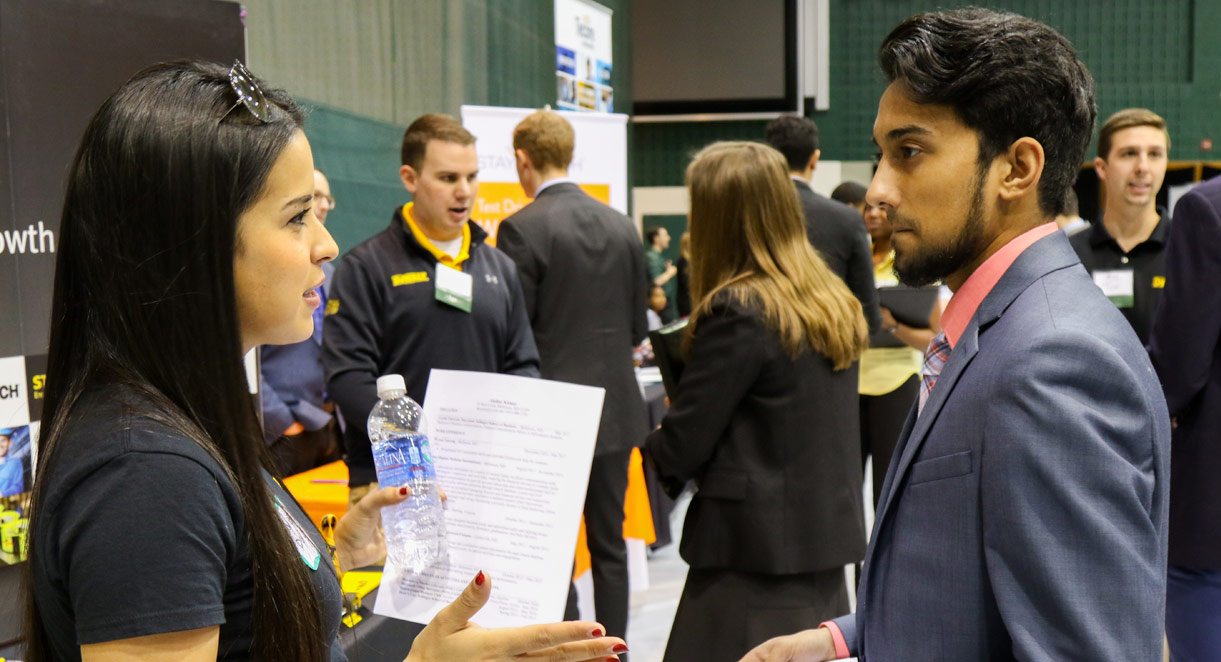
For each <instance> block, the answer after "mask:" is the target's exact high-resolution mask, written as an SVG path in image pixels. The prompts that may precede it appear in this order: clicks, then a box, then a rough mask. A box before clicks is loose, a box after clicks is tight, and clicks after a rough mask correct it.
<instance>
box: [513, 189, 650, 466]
mask: <svg viewBox="0 0 1221 662" xmlns="http://www.w3.org/2000/svg"><path fill="white" fill-rule="evenodd" d="M496 247H497V248H499V249H500V250H502V251H504V252H505V253H506V254H507V255H508V256H509V257H511V258H513V261H514V262H516V263H517V272H518V275H519V277H520V280H521V289H522V293H523V294H524V295H525V298H526V313H527V314H528V315H529V317H530V325H531V326H532V327H533V329H534V341H535V343H536V344H537V345H538V355H539V362H540V365H541V369H542V376H543V378H544V379H554V380H557V381H562V382H571V383H573V384H585V385H587V386H601V387H602V388H605V389H606V399H605V400H604V401H603V405H602V422H601V425H600V427H599V428H598V443H597V446H596V447H595V450H594V454H595V455H601V454H604V453H610V452H614V451H625V450H628V449H631V448H632V447H634V446H640V445H642V444H644V437H645V435H646V434H647V432H648V419H647V415H646V413H645V409H644V400H643V398H642V397H641V395H640V387H639V386H638V385H637V383H636V373H635V370H634V369H633V364H632V348H634V347H635V346H636V345H638V344H640V342H641V341H642V340H644V338H645V335H646V334H647V333H648V328H649V327H648V322H647V321H646V320H645V314H644V311H645V308H646V307H647V303H646V298H645V297H646V294H647V292H646V291H645V287H646V283H647V281H648V279H647V277H646V276H645V266H644V248H643V246H642V245H641V243H640V237H639V236H638V235H637V234H636V230H635V228H634V227H633V226H632V222H631V220H629V219H628V218H627V217H626V216H624V215H623V214H620V213H619V212H617V211H615V210H614V209H611V208H610V207H608V206H606V205H604V204H602V203H601V202H598V201H597V200H594V199H593V198H591V197H589V196H588V195H586V194H585V192H584V191H582V190H581V189H580V187H578V186H577V185H576V184H570V183H560V184H554V185H552V186H549V187H547V188H546V189H543V191H542V192H541V193H539V195H538V198H537V199H536V200H535V201H534V202H532V203H530V204H529V205H526V206H525V207H524V208H522V209H521V210H520V211H518V212H517V213H515V214H513V215H512V216H510V217H508V218H506V219H505V220H504V221H503V222H502V223H501V224H500V229H499V230H498V231H497V238H496Z"/></svg>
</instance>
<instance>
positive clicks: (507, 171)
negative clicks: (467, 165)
mask: <svg viewBox="0 0 1221 662" xmlns="http://www.w3.org/2000/svg"><path fill="white" fill-rule="evenodd" d="M534 111H535V109H533V108H501V107H496V106H463V107H462V125H463V126H464V127H466V130H467V131H470V132H471V134H473V135H474V136H475V150H476V152H478V154H479V191H478V193H477V194H476V197H475V204H474V205H473V207H472V209H471V220H473V221H475V222H476V223H478V224H479V227H481V228H483V230H484V231H485V232H487V233H488V243H489V244H491V245H493V246H494V245H496V230H497V228H498V227H499V226H500V222H501V221H502V220H504V219H505V218H507V217H509V216H510V215H512V214H513V212H515V211H517V210H518V209H521V208H522V207H524V206H526V205H527V204H529V203H530V199H529V198H527V197H526V193H525V191H523V190H522V187H521V183H520V182H519V181H518V179H517V161H516V159H515V158H514V155H513V129H514V127H516V126H517V123H518V122H520V121H522V119H524V118H525V117H526V116H527V115H529V114H530V113H533V112H534ZM555 112H557V113H559V114H560V115H561V116H563V117H564V118H565V119H567V120H568V122H569V123H570V124H572V130H573V134H574V139H575V145H574V148H573V155H572V163H571V164H569V166H568V176H569V177H571V178H572V179H573V180H574V181H576V182H577V184H578V185H579V186H580V187H581V188H582V189H584V191H585V192H586V193H588V194H589V195H590V196H591V197H593V198H594V199H596V200H601V201H602V202H604V203H606V204H608V205H610V206H611V207H613V208H615V209H616V210H618V211H619V212H621V213H623V214H626V213H627V115H617V114H611V113H577V112H571V111H562V110H557V111H555Z"/></svg>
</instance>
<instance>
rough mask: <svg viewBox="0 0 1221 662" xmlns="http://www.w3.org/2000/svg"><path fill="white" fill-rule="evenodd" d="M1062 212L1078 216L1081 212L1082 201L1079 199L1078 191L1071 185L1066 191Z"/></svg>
mask: <svg viewBox="0 0 1221 662" xmlns="http://www.w3.org/2000/svg"><path fill="white" fill-rule="evenodd" d="M1060 213H1061V214H1064V215H1067V216H1077V215H1078V214H1080V213H1081V202H1080V201H1079V200H1077V192H1076V191H1074V190H1073V187H1071V186H1070V187H1068V190H1067V191H1065V192H1064V211H1062V212H1060Z"/></svg>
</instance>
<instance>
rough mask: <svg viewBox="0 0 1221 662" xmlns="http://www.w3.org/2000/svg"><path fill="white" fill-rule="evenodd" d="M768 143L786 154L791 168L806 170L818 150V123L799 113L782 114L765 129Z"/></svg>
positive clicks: (785, 158) (793, 169)
mask: <svg viewBox="0 0 1221 662" xmlns="http://www.w3.org/2000/svg"><path fill="white" fill-rule="evenodd" d="M763 133H764V136H766V140H767V144H769V145H771V146H772V147H775V148H776V151H778V152H780V153H781V154H783V155H784V160H785V161H787V162H788V164H789V170H792V171H797V170H805V169H806V164H808V163H809V162H810V157H811V156H814V152H816V151H818V125H817V124H815V123H814V120H812V119H809V118H806V117H799V116H797V115H781V116H780V117H777V118H776V119H774V120H772V121H770V122H768V123H767V128H765V129H764V130H763Z"/></svg>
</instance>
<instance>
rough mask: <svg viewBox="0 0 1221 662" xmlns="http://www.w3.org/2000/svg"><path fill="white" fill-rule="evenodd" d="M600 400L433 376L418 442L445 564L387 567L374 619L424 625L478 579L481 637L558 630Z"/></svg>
mask: <svg viewBox="0 0 1221 662" xmlns="http://www.w3.org/2000/svg"><path fill="white" fill-rule="evenodd" d="M604 395H605V391H604V390H603V389H601V388H595V387H591V386H579V385H575V384H568V383H564V382H553V381H547V380H543V379H532V378H527V377H515V376H511V375H500V374H493V373H483V372H465V371H457V370H433V371H432V373H431V374H430V376H429V380H428V395H427V397H426V399H425V402H424V419H425V426H426V429H425V432H426V433H427V434H428V438H429V444H430V446H431V448H432V456H433V460H434V462H435V463H436V470H437V481H438V483H439V484H440V486H441V489H443V490H444V491H445V493H446V496H447V497H448V499H449V500H448V502H447V504H446V510H445V528H446V532H447V535H448V542H449V558H448V560H447V561H445V562H442V563H438V564H435V565H433V566H431V567H429V568H427V569H425V570H424V571H423V572H421V573H420V574H418V575H408V574H406V573H402V572H399V571H398V570H397V569H396V568H394V567H393V566H392V565H389V564H388V565H387V566H386V572H385V575H384V577H383V578H382V585H381V588H380V589H379V591H378V594H377V602H376V604H375V605H374V608H373V613H375V614H381V615H383V616H391V617H394V618H401V619H404V620H408V621H414V622H416V623H425V624H426V623H428V621H430V620H431V619H432V617H433V616H435V615H436V613H437V612H438V611H440V610H441V608H442V607H444V606H445V605H447V604H449V603H450V602H451V601H453V599H454V598H456V597H457V596H458V594H459V593H460V592H461V591H462V589H463V588H465V587H466V585H467V583H468V582H470V581H471V579H472V578H473V577H474V576H475V573H477V572H479V571H480V570H483V571H484V572H485V573H486V574H487V575H488V576H490V577H491V580H492V598H491V600H490V601H489V602H488V604H487V605H485V606H484V608H483V609H482V610H480V612H479V613H478V614H476V615H475V618H474V619H472V620H473V621H474V622H476V623H478V624H479V625H481V626H483V627H515V626H521V625H530V624H534V623H548V622H554V621H559V620H562V619H563V617H564V604H565V601H566V600H567V597H568V582H569V580H570V579H571V578H572V565H573V554H574V553H575V551H576V545H577V532H578V530H579V528H580V522H581V511H582V509H583V507H584V504H585V488H586V486H587V484H588V482H589V467H590V462H592V460H593V453H594V443H595V442H596V441H597V437H598V424H599V421H600V420H601V417H602V400H603V397H604Z"/></svg>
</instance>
